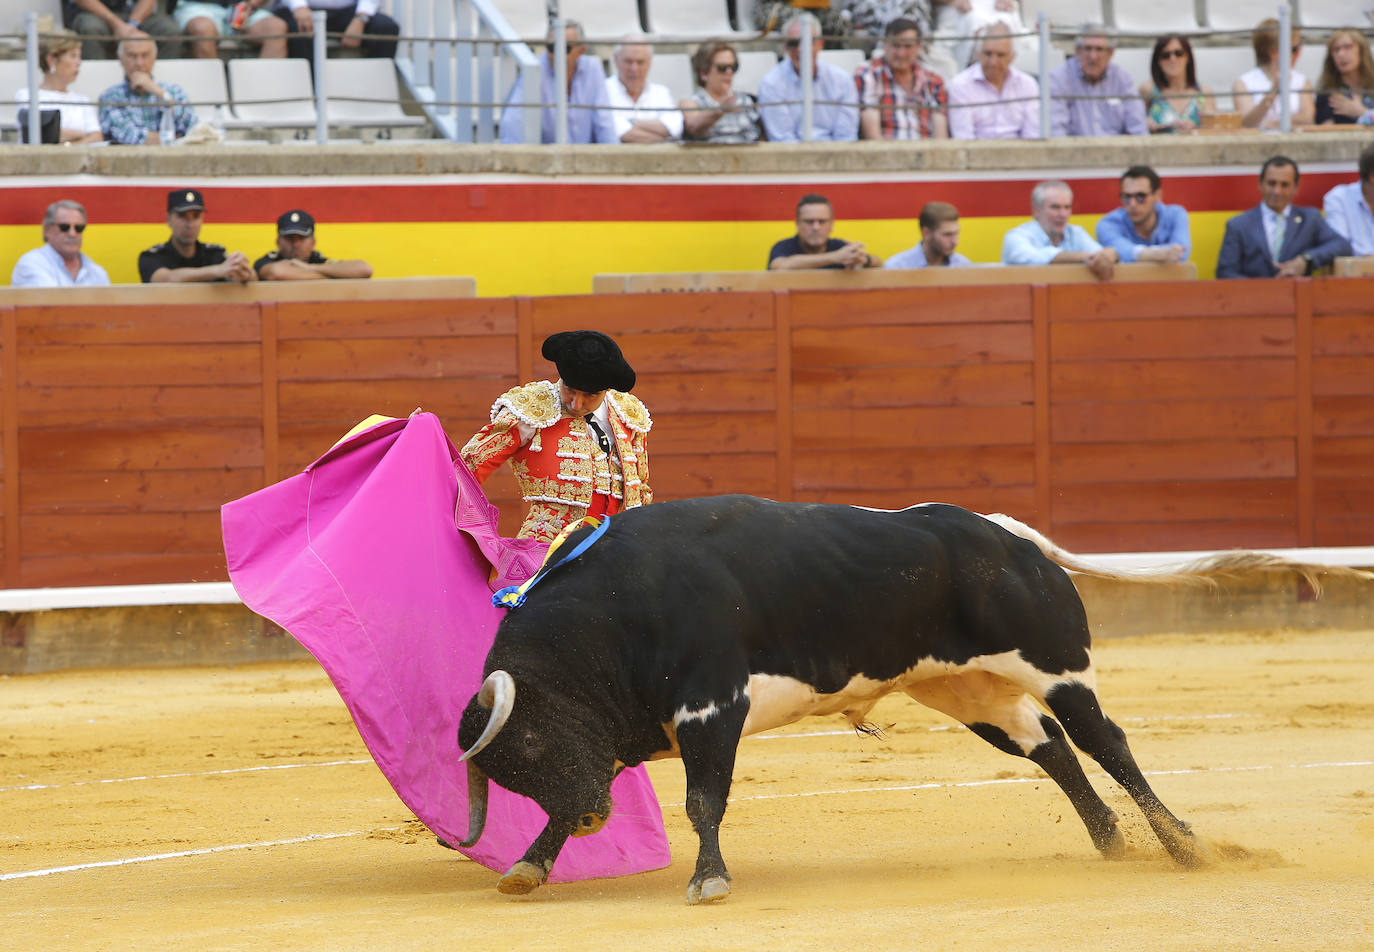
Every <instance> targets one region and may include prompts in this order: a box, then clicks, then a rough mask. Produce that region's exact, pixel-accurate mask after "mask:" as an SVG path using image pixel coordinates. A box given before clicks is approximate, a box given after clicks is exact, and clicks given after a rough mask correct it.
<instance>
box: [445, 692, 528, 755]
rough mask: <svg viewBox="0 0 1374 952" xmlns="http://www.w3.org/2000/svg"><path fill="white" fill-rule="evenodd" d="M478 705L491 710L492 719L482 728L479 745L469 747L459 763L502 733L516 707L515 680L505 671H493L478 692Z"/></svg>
mask: <svg viewBox="0 0 1374 952" xmlns="http://www.w3.org/2000/svg"><path fill="white" fill-rule="evenodd" d="M477 703H478V704H480V705H482V706H483V707H485V708H488V709H490V710H491V717H489V718H487V726H486V727H484V728H482V736H481V737H479V738H477V743H475V744H473V745H472V746H471V747H469V748H468V749H467V750H466V751H464V752H463V756H461V757H459V758H458V762H459V763H462V762H463V761H465V760H467V759H468V758H469V757H471V756H473V755H474V754H476V753H477V752H478V751H480V750H482V749H483V748H484V747H486V746H487V745H488V744H490V743H491V742H492V739H493V738H495V737H496V735H497V734H498V733H500V731H501V728H503V727H505V726H506V720H507V718H509V717H510V712H511V708H513V707H514V706H515V679H514V678H512V677H511V676H510V675H509V674H507V673H506V672H505V671H500V670H497V671H493V672H492V673H491V674H489V675H487V679H486V680H485V681H483V682H482V687H481V689H480V690H479V691H478V692H477Z"/></svg>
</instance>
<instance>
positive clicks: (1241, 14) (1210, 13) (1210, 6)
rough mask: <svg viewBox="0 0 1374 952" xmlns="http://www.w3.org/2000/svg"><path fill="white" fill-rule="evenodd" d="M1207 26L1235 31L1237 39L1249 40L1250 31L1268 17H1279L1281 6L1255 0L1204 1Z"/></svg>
mask: <svg viewBox="0 0 1374 952" xmlns="http://www.w3.org/2000/svg"><path fill="white" fill-rule="evenodd" d="M1203 4H1204V6H1205V7H1206V11H1207V25H1208V26H1209V27H1211V28H1212V29H1214V30H1235V31H1237V33H1238V34H1241V33H1243V34H1244V35H1238V36H1237V37H1236V39H1243V40H1248V39H1249V38H1250V37H1249V31H1250V30H1253V29H1254V28H1255V25H1256V24H1257V23H1259V21H1261V20H1263V19H1265V18H1266V17H1277V16H1278V9H1279V5H1278V4H1277V3H1274V4H1268V3H1265V4H1262V5H1261V4H1256V3H1254V2H1253V0H1203Z"/></svg>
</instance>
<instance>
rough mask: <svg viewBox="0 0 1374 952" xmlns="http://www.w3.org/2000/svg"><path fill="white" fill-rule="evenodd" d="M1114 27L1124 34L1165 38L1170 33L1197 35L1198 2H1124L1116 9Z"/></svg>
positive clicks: (1124, 0) (1149, 0)
mask: <svg viewBox="0 0 1374 952" xmlns="http://www.w3.org/2000/svg"><path fill="white" fill-rule="evenodd" d="M1113 20H1114V21H1115V22H1114V25H1115V26H1116V28H1117V29H1118V30H1120V31H1121V32H1122V33H1143V34H1145V35H1146V36H1150V37H1156V36H1163V35H1164V34H1166V33H1197V32H1198V31H1199V30H1200V29H1201V28H1200V27H1199V25H1198V22H1197V4H1196V2H1195V0H1148V2H1141V0H1122V2H1119V3H1117V4H1115V5H1114V7H1113Z"/></svg>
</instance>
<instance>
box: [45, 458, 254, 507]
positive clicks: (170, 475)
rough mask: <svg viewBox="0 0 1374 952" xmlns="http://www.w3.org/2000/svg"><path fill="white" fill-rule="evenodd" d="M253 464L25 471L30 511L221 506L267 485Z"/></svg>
mask: <svg viewBox="0 0 1374 952" xmlns="http://www.w3.org/2000/svg"><path fill="white" fill-rule="evenodd" d="M262 485H263V483H262V472H261V471H260V470H258V469H256V468H253V469H224V468H219V469H163V470H146V469H145V470H116V471H110V470H104V471H102V470H89V471H68V472H35V473H25V474H24V475H23V476H22V478H21V479H20V486H21V489H22V500H23V509H22V512H23V513H25V514H31V513H43V512H62V513H75V512H107V513H121V512H183V511H185V512H196V511H204V512H208V511H212V510H213V511H218V509H219V507H220V506H222V505H224V504H225V503H226V502H229V501H230V500H233V499H237V498H239V497H240V496H246V495H247V494H248V493H251V492H254V491H256V490H258V489H261V488H262Z"/></svg>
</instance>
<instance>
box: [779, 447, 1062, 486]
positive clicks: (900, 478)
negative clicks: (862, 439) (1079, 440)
mask: <svg viewBox="0 0 1374 952" xmlns="http://www.w3.org/2000/svg"><path fill="white" fill-rule="evenodd" d="M792 470H793V474H794V475H793V482H794V483H795V484H796V486H797V491H798V493H799V495H800V497H801V498H807V497H810V496H811V495H812V494H813V493H816V492H820V491H826V492H829V491H834V490H841V489H847V490H853V491H855V492H859V491H865V492H886V493H891V494H893V497H894V498H897V499H904V498H908V497H910V496H911V494H912V493H913V492H927V493H930V492H934V491H936V490H940V491H942V492H943V491H944V490H948V489H958V488H964V487H970V486H978V487H987V486H1030V485H1032V484H1033V483H1034V482H1035V450H1034V447H1032V446H1031V445H1030V444H1022V445H1015V446H995V445H981V446H956V447H940V448H939V449H930V450H908V449H882V450H868V451H866V452H863V453H854V452H850V451H849V450H848V448H847V447H838V448H834V449H826V450H816V451H813V452H807V453H798V454H796V456H795V458H794V460H793V463H792Z"/></svg>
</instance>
